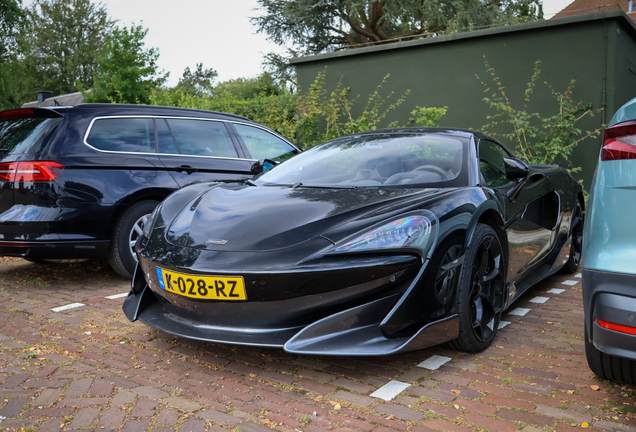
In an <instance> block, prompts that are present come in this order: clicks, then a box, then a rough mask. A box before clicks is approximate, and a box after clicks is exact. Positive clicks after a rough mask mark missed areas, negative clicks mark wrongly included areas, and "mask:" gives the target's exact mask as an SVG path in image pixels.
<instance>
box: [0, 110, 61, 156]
mask: <svg viewBox="0 0 636 432" xmlns="http://www.w3.org/2000/svg"><path fill="white" fill-rule="evenodd" d="M61 122H62V119H53V118H25V119H18V120H8V121H3V122H0V153H1V154H5V153H28V152H29V150H31V149H33V150H36V149H37V148H38V147H39V146H40V144H42V143H43V142H44V141H45V140H46V138H47V137H48V136H50V135H51V132H52V131H53V130H54V129H55V128H56V127H57V125H59V124H60V123H61Z"/></svg>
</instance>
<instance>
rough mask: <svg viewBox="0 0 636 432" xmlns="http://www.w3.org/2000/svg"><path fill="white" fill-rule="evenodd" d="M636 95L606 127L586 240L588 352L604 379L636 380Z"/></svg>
mask: <svg viewBox="0 0 636 432" xmlns="http://www.w3.org/2000/svg"><path fill="white" fill-rule="evenodd" d="M635 217H636V98H634V99H632V100H631V101H629V102H628V103H627V104H625V105H623V106H622V107H621V108H620V109H619V110H618V111H617V112H616V114H615V115H614V117H613V118H612V120H611V122H610V125H609V126H608V127H607V129H606V130H605V139H604V140H603V146H602V148H601V153H600V160H599V162H598V165H597V168H596V172H595V174H594V180H593V182H592V188H591V191H590V201H589V203H588V209H587V214H586V223H585V229H584V231H585V232H584V238H585V241H584V243H583V260H582V273H583V275H582V276H583V304H584V310H585V354H586V356H587V361H588V364H589V366H590V369H592V371H593V372H594V373H595V374H596V375H598V376H599V377H601V378H604V379H610V380H617V381H623V382H626V383H628V384H636V228H635V224H634V219H635Z"/></svg>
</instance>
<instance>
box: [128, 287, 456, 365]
mask: <svg viewBox="0 0 636 432" xmlns="http://www.w3.org/2000/svg"><path fill="white" fill-rule="evenodd" d="M396 300H397V295H391V296H387V297H384V298H381V299H378V300H375V301H372V302H369V303H366V304H363V305H360V306H357V307H354V308H350V309H347V310H344V311H342V312H338V313H335V314H333V315H330V316H327V317H325V318H323V319H321V320H318V321H316V322H314V323H312V324H309V325H307V326H304V327H292V328H280V329H258V328H240V329H238V328H235V327H218V326H211V325H205V324H201V323H196V322H192V321H188V320H185V319H183V318H179V317H176V316H175V315H172V314H169V313H167V312H166V311H165V310H164V308H163V307H162V305H161V303H160V301H159V300H158V299H157V297H156V296H155V294H154V293H153V292H152V290H151V289H150V288H148V287H147V286H146V287H144V289H143V290H142V291H141V292H139V293H135V292H133V291H131V292H130V293H129V294H128V297H127V298H126V300H125V302H124V305H123V310H124V313H125V314H126V316H127V317H128V319H130V320H131V321H135V320H137V319H139V320H141V321H142V322H143V323H145V324H147V325H149V326H151V327H154V328H156V329H158V330H161V331H164V332H166V333H169V334H173V335H176V336H180V337H185V338H189V339H196V340H203V341H208V342H220V343H227V344H237V345H257V346H264V347H274V348H283V349H284V350H285V351H287V352H290V353H296V354H309V355H336V356H378V355H389V354H396V353H399V352H405V351H412V350H416V349H421V348H425V347H428V346H432V345H437V344H440V343H443V342H446V341H449V340H452V339H455V338H456V337H457V336H458V334H459V319H458V317H457V315H456V314H454V315H451V316H448V317H445V318H443V319H440V320H437V321H434V322H431V323H429V324H426V325H425V326H423V327H422V328H420V330H419V331H417V332H415V333H414V334H411V335H408V336H403V337H397V338H387V337H386V336H384V334H383V333H382V332H381V330H380V322H381V321H382V319H383V318H384V317H385V316H386V315H387V313H388V312H389V311H390V310H391V308H392V307H393V305H394V304H395V301H396Z"/></svg>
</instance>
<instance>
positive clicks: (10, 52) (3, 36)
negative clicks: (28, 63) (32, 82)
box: [0, 0, 28, 110]
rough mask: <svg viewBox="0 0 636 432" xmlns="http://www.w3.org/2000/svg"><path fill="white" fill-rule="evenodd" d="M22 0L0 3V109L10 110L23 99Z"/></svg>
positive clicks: (23, 13) (25, 79)
mask: <svg viewBox="0 0 636 432" xmlns="http://www.w3.org/2000/svg"><path fill="white" fill-rule="evenodd" d="M25 15H26V14H25V12H24V10H23V9H22V2H21V0H4V1H2V2H0V110H1V109H6V108H13V107H15V106H17V105H18V101H19V100H21V99H22V98H23V97H24V93H25V88H26V86H25V84H26V81H28V78H27V77H25V75H26V74H25V67H24V62H23V61H21V60H20V54H21V52H22V51H23V50H24V48H25V46H26V44H25V41H26V39H25V37H24V30H25V26H26V20H25Z"/></svg>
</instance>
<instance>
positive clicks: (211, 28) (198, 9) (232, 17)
mask: <svg viewBox="0 0 636 432" xmlns="http://www.w3.org/2000/svg"><path fill="white" fill-rule="evenodd" d="M94 1H97V0H94ZM101 1H102V3H103V4H104V5H105V6H106V10H107V11H108V14H109V15H110V16H111V17H112V18H113V19H116V20H119V25H120V26H126V27H130V25H132V24H133V23H135V24H142V25H143V26H144V27H145V28H147V29H148V35H147V36H146V38H145V40H144V41H145V43H146V47H156V48H158V49H159V53H160V57H159V61H158V64H159V67H160V68H161V69H163V70H165V71H167V72H170V78H169V80H168V82H167V83H166V84H167V85H168V86H174V85H176V84H177V82H179V78H180V77H181V76H182V74H183V71H184V69H185V68H186V67H190V69H192V70H194V69H195V67H196V64H197V63H203V67H204V68H212V69H215V70H216V71H217V72H218V74H219V76H218V78H217V82H220V81H226V80H229V79H235V78H251V77H255V76H257V75H259V74H260V73H261V72H262V70H263V68H262V62H263V56H264V55H265V54H267V53H269V52H277V53H279V54H282V53H284V52H285V49H284V48H282V47H279V46H277V45H275V44H273V43H271V42H269V41H268V40H267V39H266V37H265V35H264V34H262V33H259V34H257V33H256V27H255V26H253V25H252V24H251V22H250V17H254V16H258V15H259V14H260V13H261V12H260V11H259V10H258V3H257V1H256V0H101ZM572 1H573V0H544V1H543V8H544V14H545V16H546V18H550V17H551V16H552V15H554V14H555V13H557V12H559V11H560V10H561V9H563V8H564V7H565V6H567V5H568V4H569V3H571V2H572ZM31 3H32V0H25V1H24V4H25V5H29V4H31Z"/></svg>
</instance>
